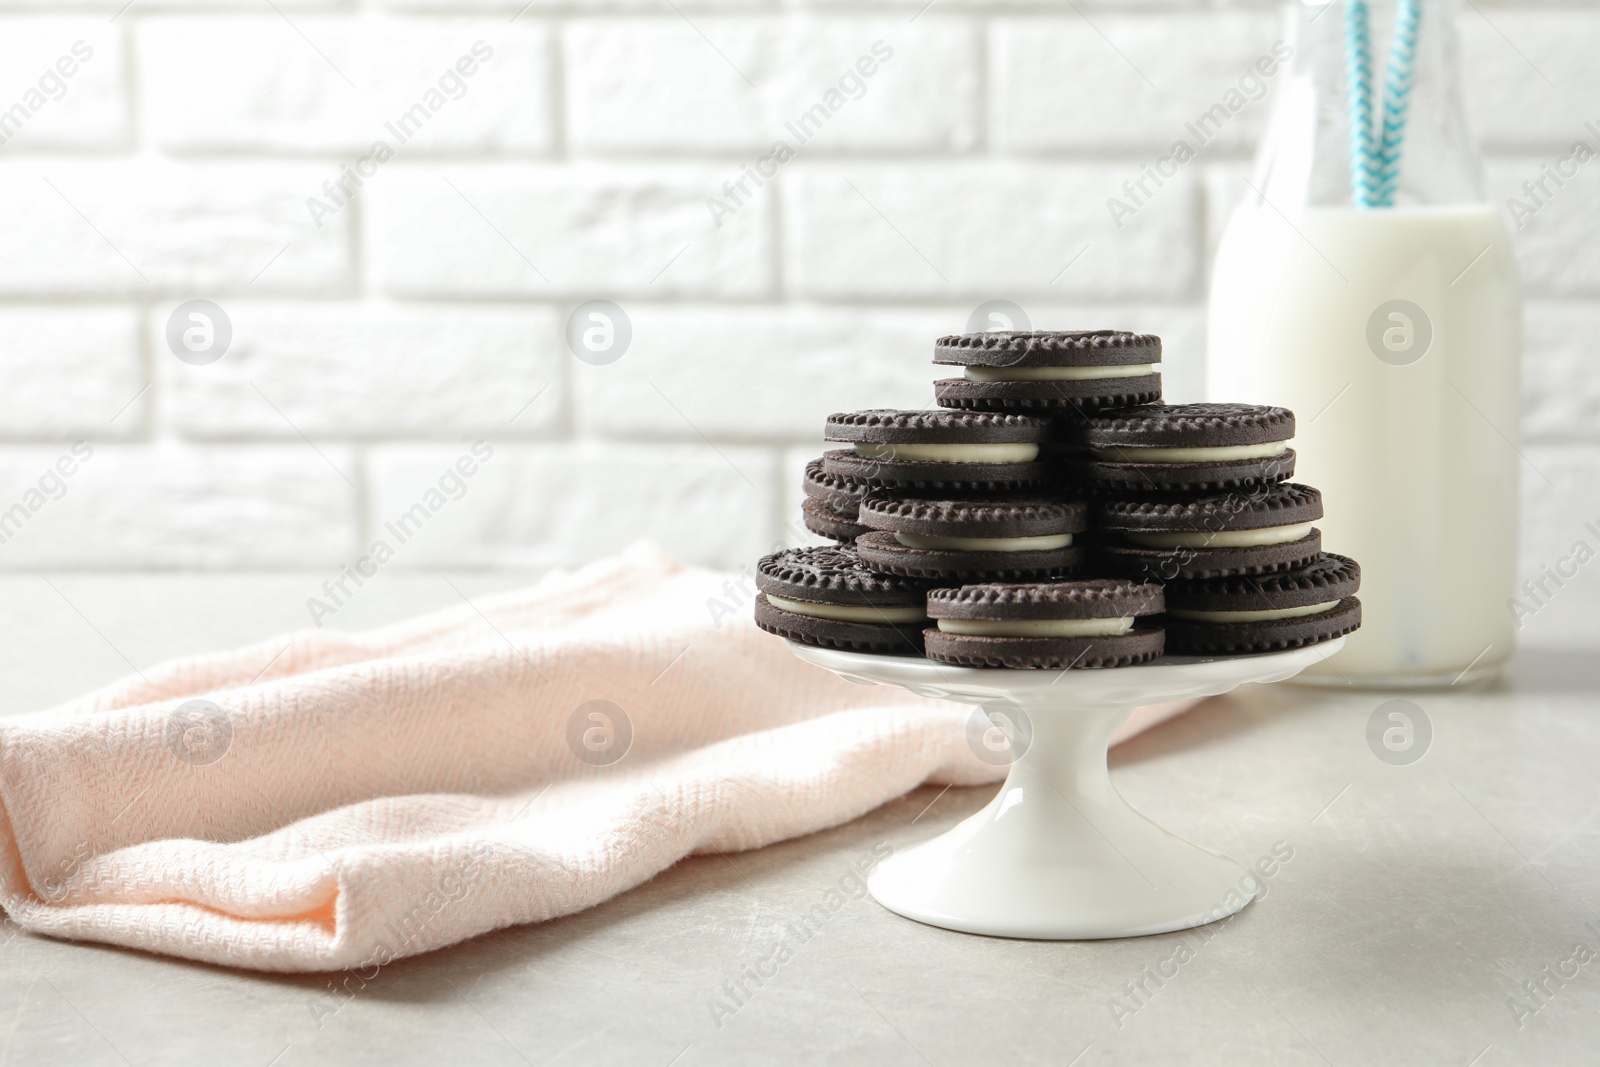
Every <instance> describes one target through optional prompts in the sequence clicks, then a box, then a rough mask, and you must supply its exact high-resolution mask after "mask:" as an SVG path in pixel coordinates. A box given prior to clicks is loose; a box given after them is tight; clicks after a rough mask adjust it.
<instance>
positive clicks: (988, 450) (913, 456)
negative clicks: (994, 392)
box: [855, 441, 1039, 463]
mask: <svg viewBox="0 0 1600 1067" xmlns="http://www.w3.org/2000/svg"><path fill="white" fill-rule="evenodd" d="M855 449H856V455H858V456H866V457H867V458H868V459H909V460H925V461H927V462H931V463H1029V462H1032V461H1033V460H1035V459H1038V458H1039V446H1038V445H1033V444H977V445H881V444H873V443H871V442H868V441H858V442H857V443H856V446H855Z"/></svg>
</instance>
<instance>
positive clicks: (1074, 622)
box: [939, 616, 1133, 637]
mask: <svg viewBox="0 0 1600 1067" xmlns="http://www.w3.org/2000/svg"><path fill="white" fill-rule="evenodd" d="M939 629H941V630H943V631H944V632H945V633H947V634H966V635H969V636H972V637H1115V636H1117V635H1118V634H1125V633H1127V632H1128V631H1129V630H1131V629H1133V618H1132V617H1131V616H1130V617H1128V618H1125V619H1006V620H1004V621H998V622H997V621H994V620H990V619H940V620H939Z"/></svg>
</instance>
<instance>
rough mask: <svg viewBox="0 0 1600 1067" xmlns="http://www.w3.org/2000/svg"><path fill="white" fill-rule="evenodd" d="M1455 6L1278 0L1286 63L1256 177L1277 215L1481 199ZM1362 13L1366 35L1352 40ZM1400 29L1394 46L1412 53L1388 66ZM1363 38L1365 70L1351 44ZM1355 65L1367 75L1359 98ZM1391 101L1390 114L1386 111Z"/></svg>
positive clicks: (1435, 0)
mask: <svg viewBox="0 0 1600 1067" xmlns="http://www.w3.org/2000/svg"><path fill="white" fill-rule="evenodd" d="M1408 8H1409V9H1410V11H1409V15H1410V16H1411V18H1412V19H1413V20H1414V21H1413V22H1411V23H1407V21H1406V20H1407V15H1408V11H1407V9H1408ZM1458 9H1459V0H1373V2H1372V3H1371V4H1363V3H1361V2H1360V0H1332V2H1331V3H1318V2H1315V0H1287V2H1286V3H1285V11H1286V17H1287V20H1288V40H1289V42H1290V44H1291V45H1292V46H1293V48H1294V56H1293V58H1292V59H1291V60H1290V65H1289V69H1288V71H1287V72H1286V75H1287V76H1286V77H1285V79H1284V83H1283V85H1282V86H1281V88H1280V93H1281V95H1280V97H1279V99H1278V102H1277V105H1276V107H1275V108H1274V110H1273V115H1272V119H1271V124H1270V126H1269V129H1268V132H1267V137H1266V140H1265V142H1264V144H1263V149H1262V155H1261V159H1260V162H1259V166H1258V170H1257V177H1256V179H1255V180H1256V184H1257V187H1258V188H1260V189H1261V190H1263V191H1264V192H1265V193H1266V195H1267V197H1268V199H1270V200H1271V201H1272V202H1273V203H1274V204H1277V205H1279V206H1280V207H1284V206H1289V205H1314V206H1356V207H1370V208H1372V209H1374V210H1382V209H1384V208H1385V207H1398V208H1405V207H1418V206H1424V205H1439V204H1460V203H1481V202H1483V201H1484V200H1485V199H1486V192H1485V185H1484V180H1483V168H1482V164H1481V161H1480V159H1479V157H1478V152H1477V148H1476V144H1475V142H1474V140H1473V138H1472V135H1471V132H1470V130H1469V127H1468V125H1467V121H1466V108H1465V106H1464V104H1463V99H1462V92H1461V58H1460V43H1459V40H1458V38H1457V35H1456V13H1457V11H1458ZM1363 14H1366V15H1367V16H1368V21H1369V23H1370V28H1369V32H1368V33H1367V34H1366V35H1362V34H1360V33H1359V32H1358V31H1359V28H1360V26H1361V23H1362V16H1363ZM1397 23H1398V24H1400V25H1399V29H1400V35H1401V39H1402V40H1404V39H1405V38H1406V37H1408V36H1409V37H1412V38H1414V41H1415V45H1414V48H1410V49H1406V48H1402V49H1401V50H1400V55H1399V57H1398V58H1394V56H1393V53H1394V51H1395V49H1394V45H1395V42H1396V27H1397ZM1412 26H1414V32H1412V33H1408V32H1407V31H1408V30H1410V29H1411V27H1412ZM1363 40H1365V41H1366V42H1368V47H1367V49H1366V54H1367V55H1368V56H1370V60H1369V61H1368V63H1366V64H1365V65H1363V64H1362V63H1361V61H1360V58H1359V57H1360V56H1361V51H1360V49H1359V48H1358V47H1357V44H1358V42H1361V41H1363ZM1407 60H1409V61H1410V71H1409V78H1408V77H1407V71H1406V61H1407ZM1363 66H1365V69H1366V70H1368V71H1370V75H1369V77H1368V79H1367V84H1368V85H1369V86H1370V89H1369V90H1367V91H1366V92H1363V91H1362V89H1361V84H1362V80H1363V79H1362V78H1361V75H1360V72H1361V70H1362V69H1363ZM1408 81H1409V88H1408V87H1407V82H1408ZM1397 101H1403V103H1402V104H1401V107H1400V109H1399V111H1398V113H1396V111H1395V110H1394V109H1393V108H1391V107H1389V106H1388V105H1390V104H1391V103H1392V102H1397ZM1363 102H1366V104H1367V106H1366V107H1363V106H1362V104H1363ZM1363 115H1366V116H1368V117H1367V119H1366V121H1367V122H1370V124H1371V125H1370V130H1371V133H1370V140H1366V139H1364V138H1363V134H1362V122H1363V119H1362V116H1363ZM1386 127H1387V130H1386ZM1386 132H1387V136H1386ZM1386 147H1388V148H1389V151H1388V152H1385V151H1384V149H1385V148H1386ZM1363 149H1366V153H1365V154H1364V151H1363ZM1263 183H1264V184H1263Z"/></svg>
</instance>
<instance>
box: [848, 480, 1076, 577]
mask: <svg viewBox="0 0 1600 1067" xmlns="http://www.w3.org/2000/svg"><path fill="white" fill-rule="evenodd" d="M860 521H861V525H862V526H866V527H870V528H871V532H870V533H864V534H862V535H861V536H860V537H858V538H857V539H856V552H857V553H858V554H859V555H860V556H861V562H862V563H865V564H866V565H867V566H869V567H871V568H872V569H873V570H877V571H884V572H886V573H888V574H904V575H909V576H911V577H916V578H964V579H971V578H989V579H996V580H999V579H1006V578H1043V577H1050V576H1053V575H1064V574H1068V573H1071V572H1072V571H1074V570H1077V569H1078V568H1079V567H1080V566H1081V565H1082V563H1083V560H1084V556H1085V554H1086V550H1085V549H1084V548H1083V546H1082V545H1080V544H1077V543H1076V541H1077V538H1078V536H1079V535H1080V534H1082V533H1083V531H1084V530H1086V529H1088V527H1089V509H1088V507H1087V506H1086V505H1084V504H1081V503H1078V502H1076V501H1067V500H1052V499H1048V498H1044V497H1040V498H1037V499H1029V498H1025V497H1016V498H1002V497H996V498H993V499H983V498H978V497H972V498H963V499H960V500H923V499H915V500H913V499H909V498H904V497H892V496H885V495H882V494H878V495H874V496H870V497H868V498H867V499H866V500H865V501H863V502H862V504H861V512H860Z"/></svg>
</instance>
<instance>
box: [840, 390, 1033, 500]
mask: <svg viewBox="0 0 1600 1067" xmlns="http://www.w3.org/2000/svg"><path fill="white" fill-rule="evenodd" d="M824 436H825V437H826V438H827V440H829V441H843V442H847V443H849V444H850V445H851V446H852V447H851V448H849V449H836V450H834V451H831V452H828V453H826V454H825V455H824V456H823V457H822V469H823V471H824V472H825V473H827V474H831V475H834V476H835V477H840V478H849V479H851V480H853V481H856V482H864V483H866V484H867V485H870V486H875V487H876V486H891V487H896V488H902V489H955V490H962V489H976V490H988V489H1004V488H1013V487H1019V486H1030V485H1037V484H1038V483H1039V482H1041V481H1043V480H1044V478H1045V476H1046V475H1047V473H1048V471H1049V468H1048V466H1047V464H1045V463H1043V462H1041V461H1040V459H1039V446H1040V445H1041V444H1043V443H1044V441H1045V440H1046V439H1048V437H1049V436H1050V423H1049V421H1048V420H1046V419H1041V418H1032V417H1030V416H1027V415H1010V414H1002V413H998V412H991V411H945V410H933V411H893V410H888V409H879V410H874V411H855V412H845V413H841V414H837V415H829V416H828V424H827V428H826V430H825V432H824Z"/></svg>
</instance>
